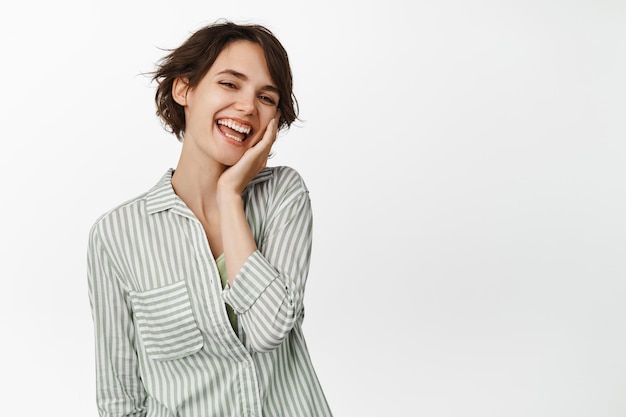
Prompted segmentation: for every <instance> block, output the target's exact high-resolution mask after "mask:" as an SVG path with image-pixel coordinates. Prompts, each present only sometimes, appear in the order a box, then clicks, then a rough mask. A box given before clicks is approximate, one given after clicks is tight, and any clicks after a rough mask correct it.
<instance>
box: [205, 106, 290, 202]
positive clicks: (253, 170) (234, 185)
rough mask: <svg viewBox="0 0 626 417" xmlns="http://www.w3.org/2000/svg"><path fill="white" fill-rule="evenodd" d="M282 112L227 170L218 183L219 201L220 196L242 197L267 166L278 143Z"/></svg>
mask: <svg viewBox="0 0 626 417" xmlns="http://www.w3.org/2000/svg"><path fill="white" fill-rule="evenodd" d="M279 119H280V111H276V116H274V118H273V119H272V120H270V122H269V123H268V125H267V128H265V133H264V134H263V135H262V136H260V137H259V138H258V139H257V140H256V142H255V143H253V144H252V146H251V147H250V148H248V150H247V151H246V152H245V153H244V154H243V155H242V157H241V159H239V161H237V162H236V163H235V165H233V166H231V167H229V168H227V169H226V170H225V171H224V172H223V173H222V175H221V176H220V179H219V180H218V182H217V192H218V199H219V197H220V195H233V194H234V195H237V196H240V195H241V193H242V192H243V190H244V188H246V185H248V183H249V182H250V181H251V180H252V178H254V177H255V176H256V175H257V174H258V173H259V171H261V170H262V169H263V168H265V167H266V166H267V158H268V156H269V154H270V151H271V149H272V145H273V144H274V142H275V141H276V135H277V133H278V120H279Z"/></svg>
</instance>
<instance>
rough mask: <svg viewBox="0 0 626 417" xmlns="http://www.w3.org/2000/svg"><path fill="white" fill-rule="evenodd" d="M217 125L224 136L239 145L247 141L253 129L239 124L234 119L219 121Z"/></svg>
mask: <svg viewBox="0 0 626 417" xmlns="http://www.w3.org/2000/svg"><path fill="white" fill-rule="evenodd" d="M217 125H218V128H219V129H220V131H221V132H222V133H223V134H224V136H226V137H229V138H231V139H233V140H235V141H237V142H239V143H241V142H243V141H245V140H246V138H247V137H248V136H249V135H250V133H251V132H252V127H250V126H248V125H244V124H241V123H238V122H236V121H234V120H232V119H219V120H218V121H217Z"/></svg>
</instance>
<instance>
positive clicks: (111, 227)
mask: <svg viewBox="0 0 626 417" xmlns="http://www.w3.org/2000/svg"><path fill="white" fill-rule="evenodd" d="M148 193H149V191H146V192H144V193H142V194H139V195H137V196H135V197H133V198H131V199H128V200H126V201H124V202H122V203H119V204H117V205H115V206H113V207H112V208H110V209H109V210H107V211H105V212H104V213H102V214H101V215H100V216H98V217H97V218H96V220H95V221H94V223H93V225H92V226H91V230H90V233H89V234H90V236H91V239H93V238H94V237H95V236H96V235H97V236H99V238H100V239H103V238H106V237H109V238H111V237H113V236H115V235H116V234H119V233H120V232H123V231H124V230H125V229H127V228H128V227H129V226H130V225H132V224H133V223H136V222H137V221H141V219H142V218H143V217H145V216H146V196H147V195H148ZM107 240H108V239H107Z"/></svg>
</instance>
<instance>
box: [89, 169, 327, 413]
mask: <svg viewBox="0 0 626 417" xmlns="http://www.w3.org/2000/svg"><path fill="white" fill-rule="evenodd" d="M172 174H173V170H172V169H170V170H168V171H167V172H166V174H165V175H164V176H163V178H162V179H161V180H160V181H159V182H158V183H157V184H156V186H154V187H153V188H152V189H151V190H150V191H148V192H147V193H145V194H142V195H140V196H139V197H137V198H134V199H132V200H130V201H128V202H126V203H124V204H122V205H120V206H118V207H116V208H114V209H113V210H111V211H109V212H107V213H106V214H104V215H102V216H101V217H100V218H99V219H98V220H97V221H96V222H95V224H94V225H93V227H92V229H91V232H90V235H89V249H88V256H87V261H88V281H89V300H90V303H91V310H92V316H93V321H94V329H95V338H96V343H95V347H96V376H97V380H96V389H97V393H96V399H97V405H98V409H99V412H100V415H101V416H134V417H138V416H146V417H166V416H167V417H173V416H181V417H183V416H184V417H221V416H224V417H225V416H229V417H244V416H251V417H254V416H256V417H260V416H264V417H280V416H285V417H300V416H301V417H305V416H306V417H325V416H331V415H332V414H331V411H330V409H329V406H328V404H327V401H326V399H325V397H324V393H323V391H322V388H321V386H320V384H319V381H318V378H317V376H316V374H315V371H314V368H313V366H312V363H311V359H310V357H309V354H308V351H307V348H306V343H305V340H304V336H303V333H302V328H301V326H302V320H303V317H304V308H303V304H302V300H303V296H304V288H305V283H306V278H307V273H308V268H309V259H310V253H311V230H312V215H311V205H310V199H309V194H308V190H307V188H306V186H305V184H304V182H303V181H302V179H301V177H300V175H299V174H298V173H297V172H296V171H295V170H293V169H291V168H289V167H272V168H265V169H263V170H262V171H261V172H260V173H259V174H258V175H257V176H256V177H255V178H254V179H253V180H252V181H251V183H250V184H249V185H248V186H247V187H246V189H245V190H244V193H243V199H244V205H245V212H246V217H247V219H248V223H249V224H250V227H251V229H252V233H253V236H254V239H255V241H256V243H257V247H258V250H257V251H256V252H254V253H253V254H252V255H251V256H250V257H249V258H248V259H247V261H246V263H245V264H244V265H243V267H242V269H241V270H240V271H239V273H238V274H237V276H236V278H235V283H234V284H233V286H232V287H226V288H225V289H222V285H221V281H220V276H219V272H218V269H217V266H216V263H215V260H214V258H213V256H212V255H211V250H210V248H209V245H208V241H207V238H206V235H205V233H204V230H203V228H202V225H201V224H200V222H199V221H198V219H197V218H196V217H195V215H194V214H193V213H192V212H191V210H190V209H189V208H188V207H187V206H186V205H185V203H184V202H183V201H182V200H181V199H180V198H179V197H178V196H177V195H176V194H175V193H174V190H173V188H172V185H171V179H172ZM226 303H227V304H228V305H230V306H231V307H232V308H233V310H234V311H235V313H236V315H237V326H238V327H237V330H238V331H237V332H235V331H234V329H233V327H232V326H231V324H230V321H229V318H228V315H227V312H226Z"/></svg>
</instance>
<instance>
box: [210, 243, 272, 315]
mask: <svg viewBox="0 0 626 417" xmlns="http://www.w3.org/2000/svg"><path fill="white" fill-rule="evenodd" d="M279 276H280V274H279V272H278V271H277V270H276V269H275V268H274V267H273V266H272V265H270V263H269V262H268V261H267V259H265V257H264V256H263V255H262V254H261V252H259V250H258V249H257V250H256V251H254V252H253V253H252V254H251V255H250V256H249V257H248V259H247V260H246V262H245V263H244V265H243V267H242V268H241V270H240V271H239V273H238V274H237V275H236V276H235V280H234V284H233V286H232V287H231V286H228V285H227V286H226V288H225V289H224V291H223V292H222V298H223V299H224V301H225V302H227V303H228V304H230V306H231V307H232V308H233V310H235V312H236V313H237V314H241V313H245V312H246V311H248V310H249V309H250V307H252V306H253V305H254V303H255V302H256V300H257V299H258V298H259V297H260V296H261V294H263V292H265V290H266V289H267V288H268V287H269V286H270V285H271V284H272V283H273V282H274V281H275V280H276V279H277V278H278V277H279Z"/></svg>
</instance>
